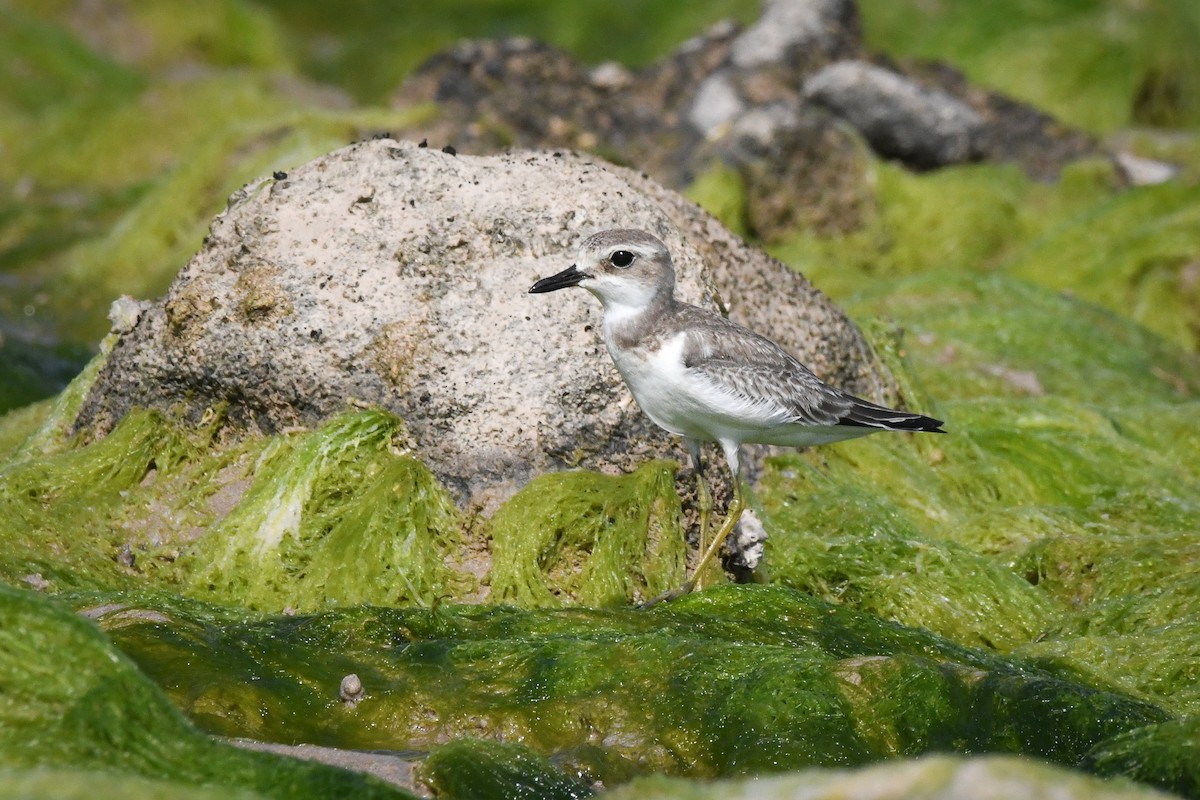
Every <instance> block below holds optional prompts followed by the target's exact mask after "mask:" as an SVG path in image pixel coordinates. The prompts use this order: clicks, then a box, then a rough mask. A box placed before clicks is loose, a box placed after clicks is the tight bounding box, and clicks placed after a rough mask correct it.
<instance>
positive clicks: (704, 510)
mask: <svg viewBox="0 0 1200 800" xmlns="http://www.w3.org/2000/svg"><path fill="white" fill-rule="evenodd" d="M696 502H697V503H698V504H699V506H700V546H699V548H698V549H699V550H700V552H702V553H703V552H704V549H705V546H706V545H707V544H708V518H709V516H710V515H711V514H712V509H713V498H712V492H710V491H708V482H707V481H705V480H704V473H703V472H700V471H697V472H696Z"/></svg>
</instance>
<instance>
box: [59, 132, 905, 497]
mask: <svg viewBox="0 0 1200 800" xmlns="http://www.w3.org/2000/svg"><path fill="white" fill-rule="evenodd" d="M617 226H624V227H637V228H644V229H646V230H649V231H651V232H653V233H654V234H656V235H657V236H659V237H661V238H662V239H663V240H664V241H665V242H666V243H667V245H668V246H669V247H670V248H671V251H672V253H673V254H674V256H675V261H676V267H677V271H678V274H679V293H680V295H681V296H682V297H683V298H684V299H686V300H688V301H691V302H696V303H700V304H702V305H706V306H708V307H710V308H720V307H722V306H723V307H724V308H726V309H728V311H729V314H730V316H731V317H732V318H734V319H736V320H737V321H739V322H742V323H744V324H747V325H749V326H750V327H752V328H754V329H756V330H759V331H761V332H763V333H764V334H767V335H769V336H772V337H773V338H775V339H777V340H778V341H780V342H781V343H783V344H784V345H785V346H786V347H788V349H790V350H791V351H792V352H794V353H795V354H796V355H797V356H798V357H799V358H801V359H802V360H804V361H805V362H806V363H808V364H810V365H811V366H812V367H813V368H814V369H815V370H816V371H817V372H818V373H819V374H821V375H822V376H824V377H826V378H827V379H829V380H831V381H833V382H835V383H837V384H839V385H842V386H845V387H847V388H848V389H850V390H852V391H856V392H859V393H862V394H866V395H868V396H872V397H880V398H883V397H887V396H888V395H889V393H890V390H891V385H890V383H889V382H888V379H886V378H884V377H883V374H882V373H881V372H879V371H878V370H877V369H876V368H875V366H874V365H873V364H872V362H871V359H870V356H869V354H868V350H867V347H866V345H865V344H864V342H863V339H862V337H861V336H860V334H859V332H858V331H857V329H855V328H854V326H853V325H852V324H851V323H850V322H849V321H848V320H847V318H846V317H845V315H844V314H842V312H841V311H839V310H838V309H837V308H835V307H834V306H833V305H832V304H831V303H830V302H829V300H828V299H827V298H826V297H825V296H824V295H822V294H821V293H820V292H819V291H817V290H816V289H815V288H813V287H812V285H811V284H809V283H808V282H807V281H806V280H805V279H804V278H803V277H801V276H800V275H798V274H796V273H794V272H792V271H791V270H789V269H788V268H786V267H784V266H783V265H782V264H780V263H778V262H776V261H774V260H773V259H771V258H769V257H768V256H766V255H765V254H764V253H762V252H761V251H758V250H755V249H752V248H750V247H748V246H747V245H745V244H744V243H743V242H741V241H740V240H739V239H737V238H736V237H735V236H733V235H732V234H730V233H729V232H728V231H726V230H725V229H724V228H723V227H722V226H721V225H720V224H719V223H717V222H716V221H715V220H713V219H712V218H711V217H709V216H708V215H707V214H705V213H704V212H703V211H701V210H700V209H699V208H698V207H696V206H694V205H692V204H690V203H688V202H687V201H685V200H683V199H682V198H681V197H679V196H678V195H676V194H674V193H673V192H670V191H668V190H665V189H663V188H661V187H659V186H658V185H656V184H655V183H654V182H652V181H650V180H649V179H647V178H645V177H643V176H640V175H638V174H636V173H633V172H630V171H628V170H624V169H619V168H614V167H610V166H604V165H601V164H599V163H597V162H594V161H591V160H588V159H586V158H584V157H579V156H575V155H571V154H561V153H555V154H550V153H529V152H523V153H521V152H518V153H512V154H509V155H505V156H499V157H478V158H475V157H465V156H464V157H455V156H452V155H449V154H446V153H442V152H438V151H436V150H434V149H429V148H421V147H418V146H417V145H413V144H409V143H400V142H396V141H392V140H374V141H369V142H363V143H360V144H357V145H354V146H351V147H348V148H345V149H343V150H339V151H336V152H334V153H331V154H329V155H328V156H326V157H324V158H320V159H317V160H316V161H313V162H311V163H309V164H307V165H304V166H302V167H300V168H299V169H295V170H292V171H291V172H290V173H289V174H288V176H287V177H286V178H285V179H279V180H275V181H274V182H272V181H270V180H264V181H260V182H258V183H255V184H251V185H249V186H247V187H246V188H245V189H244V190H242V191H241V192H239V193H237V194H235V196H234V197H233V198H231V201H230V205H229V207H228V209H227V210H226V211H225V212H224V213H222V214H221V215H219V216H218V217H217V218H216V219H215V220H214V222H213V225H212V229H211V232H210V235H209V236H208V238H207V239H206V241H205V244H204V247H203V248H202V249H201V251H200V252H199V253H197V254H196V256H195V257H194V258H193V259H192V260H191V262H190V263H189V264H188V265H187V266H186V267H185V268H184V270H183V271H182V272H181V273H180V275H179V277H178V278H177V280H176V281H175V283H174V284H173V285H172V287H171V289H170V290H169V291H168V293H167V295H166V296H165V297H164V298H163V299H162V300H161V301H159V302H157V303H155V304H154V305H153V306H150V307H148V308H145V309H143V310H142V312H141V314H140V315H139V316H138V318H137V322H136V325H135V326H133V327H132V328H128V327H127V328H126V332H124V333H122V334H121V336H120V338H119V340H118V343H117V345H116V346H115V348H114V350H113V353H112V355H111V357H110V358H109V360H108V362H107V364H106V365H105V367H104V369H103V371H102V373H101V374H100V376H99V378H98V379H97V381H96V384H95V387H94V388H93V390H92V392H91V394H90V396H89V397H88V398H87V400H86V401H85V403H84V406H83V409H82V410H81V413H80V417H79V421H78V426H79V427H80V428H91V429H93V430H94V431H96V432H98V433H103V432H105V431H107V430H108V429H109V428H111V426H112V425H113V424H114V423H115V422H116V421H117V420H119V419H120V418H121V417H122V416H123V415H124V414H125V413H126V412H127V411H128V410H129V409H130V408H131V407H133V406H135V405H136V406H151V407H155V408H160V409H164V410H173V409H174V410H178V409H182V411H183V413H184V414H186V416H187V417H189V418H191V419H199V418H201V417H203V416H204V415H205V414H206V413H207V414H211V413H214V412H221V413H224V414H226V415H227V416H228V418H229V420H230V421H231V422H232V423H234V424H235V425H237V426H244V427H247V428H251V429H253V428H257V429H261V430H263V431H268V432H269V431H275V430H278V429H281V428H286V427H288V426H292V425H304V426H311V425H314V424H316V423H318V422H320V421H321V420H323V419H326V418H328V417H329V416H331V415H333V414H335V413H337V412H339V411H342V410H344V409H345V408H346V407H347V405H349V404H368V405H378V406H381V407H384V408H387V409H389V410H391V411H394V412H396V413H397V414H399V415H400V416H401V417H402V418H403V419H405V420H406V422H407V425H408V428H409V432H410V435H411V441H410V445H411V446H412V447H413V448H414V449H415V450H416V452H417V454H418V455H419V456H420V457H421V458H422V459H423V460H424V461H425V462H426V463H427V464H428V465H429V466H430V467H431V468H432V469H433V470H434V471H435V473H436V474H437V475H438V476H439V477H440V478H441V479H442V480H444V481H446V482H447V484H448V485H449V486H450V487H451V488H452V489H453V490H455V491H456V492H457V493H458V496H459V499H460V500H464V499H468V498H469V499H471V500H473V501H477V502H481V503H482V504H483V505H484V506H491V504H492V503H491V501H493V500H498V499H503V498H505V497H507V496H509V495H510V494H511V493H512V492H513V491H515V490H516V488H517V487H519V486H520V485H521V484H523V483H524V482H525V481H526V480H528V478H529V477H530V476H531V475H534V474H537V473H539V472H542V471H545V470H548V469H555V468H562V467H574V466H584V467H588V468H593V469H611V468H613V467H621V468H626V467H629V466H631V465H632V464H633V463H636V462H640V461H642V460H644V459H645V458H647V457H649V456H651V455H662V454H673V455H675V456H676V457H680V456H681V455H682V453H681V451H680V450H679V449H678V442H676V441H675V440H674V437H670V436H668V435H666V434H664V433H663V432H661V431H659V430H657V429H656V428H654V427H653V426H652V425H651V423H650V422H649V421H648V420H647V419H646V418H645V417H644V416H643V415H642V414H641V412H640V411H639V410H638V408H637V406H636V405H635V404H634V403H633V401H632V398H631V396H630V395H629V393H628V390H627V389H626V388H625V386H624V384H623V383H622V381H621V380H620V377H619V376H618V374H617V373H616V370H615V368H614V367H613V366H612V364H611V361H610V359H609V357H608V354H607V353H606V352H605V350H604V347H603V345H602V343H601V341H600V338H599V334H598V328H599V324H600V307H599V304H598V303H597V302H596V301H595V300H594V299H593V298H592V297H590V296H589V295H587V294H586V293H585V292H582V291H575V292H563V293H560V294H555V295H551V296H548V297H537V296H530V295H529V294H527V290H528V288H529V286H530V285H531V284H532V283H533V281H534V280H536V279H537V278H538V277H541V276H545V275H549V274H551V273H553V272H556V271H559V270H560V269H562V268H564V267H565V266H566V265H567V264H569V263H571V261H572V260H573V258H574V253H575V249H576V246H577V245H578V243H579V242H580V240H582V239H583V238H584V237H585V236H587V235H589V234H591V233H594V232H595V231H597V230H601V229H604V228H610V227H617Z"/></svg>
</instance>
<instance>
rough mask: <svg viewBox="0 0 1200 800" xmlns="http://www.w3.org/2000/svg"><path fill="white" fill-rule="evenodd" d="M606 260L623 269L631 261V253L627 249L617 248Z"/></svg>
mask: <svg viewBox="0 0 1200 800" xmlns="http://www.w3.org/2000/svg"><path fill="white" fill-rule="evenodd" d="M608 260H609V261H611V262H612V265H613V266H614V267H619V268H621V269H625V268H626V267H628V266H629V265H630V264H632V263H633V253H631V252H629V251H628V250H617V251H616V252H614V253H613V254H612V255H611V256H609V257H608Z"/></svg>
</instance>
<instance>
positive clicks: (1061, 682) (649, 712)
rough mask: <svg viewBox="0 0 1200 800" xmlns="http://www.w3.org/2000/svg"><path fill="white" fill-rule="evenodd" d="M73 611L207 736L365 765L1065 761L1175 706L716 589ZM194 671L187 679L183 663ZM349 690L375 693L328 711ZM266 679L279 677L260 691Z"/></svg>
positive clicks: (710, 766) (792, 604) (720, 771)
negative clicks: (560, 599) (454, 753)
mask: <svg viewBox="0 0 1200 800" xmlns="http://www.w3.org/2000/svg"><path fill="white" fill-rule="evenodd" d="M122 597H123V598H124V601H123V602H117V603H113V602H110V601H111V600H112V599H113V598H112V597H111V596H105V595H95V594H81V595H77V596H75V597H74V598H73V599H72V602H73V603H74V604H75V605H76V607H77V608H79V609H80V610H82V611H84V612H85V613H88V614H89V615H91V616H94V617H95V618H96V619H97V621H98V623H99V624H100V625H101V627H102V628H104V629H105V630H107V632H108V634H109V636H111V637H112V639H113V641H114V642H115V643H116V644H117V645H118V647H120V649H121V650H122V651H124V652H127V653H129V654H131V655H132V657H133V658H134V660H135V661H136V662H137V663H138V665H139V667H140V668H141V669H142V670H143V671H144V672H145V673H146V674H147V675H148V676H149V677H150V678H151V679H152V680H153V681H154V682H155V683H157V684H159V685H161V686H163V687H164V688H165V690H166V691H167V693H168V694H169V695H170V696H171V697H172V699H173V700H174V701H175V702H176V703H177V704H178V705H179V706H180V707H181V708H182V709H183V710H184V712H185V713H187V714H188V716H189V717H191V718H192V719H194V720H196V721H197V723H198V724H200V725H202V726H203V727H204V728H205V729H207V730H210V731H211V732H214V733H219V734H222V735H227V736H252V737H254V738H263V739H267V740H272V741H306V742H313V743H319V744H336V745H339V746H343V747H352V748H356V749H364V750H400V749H404V750H418V751H430V750H436V748H438V747H439V746H441V745H445V744H447V743H449V742H454V741H456V740H459V739H461V738H463V737H470V736H486V737H487V738H489V739H502V740H507V741H519V742H522V743H524V744H525V745H526V746H528V747H532V748H534V749H535V750H536V751H538V752H541V753H543V754H549V755H550V756H551V757H552V758H553V759H555V760H559V759H562V760H567V761H569V760H571V759H573V758H576V757H577V755H578V754H579V753H581V752H584V751H586V750H587V749H589V748H591V749H592V750H594V751H599V753H601V754H603V755H605V756H606V758H596V757H594V754H593V757H591V758H578V759H577V760H578V762H579V763H586V764H589V765H590V768H589V769H587V770H585V772H586V777H587V780H588V781H589V782H594V781H596V780H600V781H602V782H604V783H605V785H611V784H612V783H613V782H614V775H613V774H610V772H609V771H610V770H615V772H616V777H617V778H623V777H627V773H628V772H629V771H630V769H631V768H632V769H633V770H635V771H636V772H655V771H663V772H669V773H674V774H682V775H691V776H696V777H716V776H727V775H738V774H754V773H758V772H763V771H767V772H775V771H781V770H788V769H796V768H799V767H804V766H809V765H823V766H833V765H857V764H864V763H868V762H870V761H874V760H878V759H880V758H887V757H895V756H902V755H914V754H919V753H923V752H927V751H930V750H957V751H959V752H964V753H979V752H1009V753H1029V754H1036V755H1039V756H1041V757H1043V758H1046V759H1048V760H1052V761H1057V762H1059V763H1064V764H1068V765H1075V764H1077V763H1079V761H1080V760H1081V759H1082V757H1083V756H1084V754H1086V753H1087V752H1088V750H1089V749H1090V748H1091V747H1093V746H1095V745H1097V744H1099V743H1101V742H1103V741H1105V740H1107V739H1109V738H1111V737H1112V736H1115V735H1117V734H1120V733H1124V732H1127V731H1132V730H1135V729H1138V728H1142V727H1144V726H1146V725H1149V724H1154V723H1159V722H1164V721H1166V720H1168V719H1169V718H1170V715H1169V714H1167V713H1166V712H1165V711H1163V710H1162V709H1160V708H1158V707H1156V706H1154V705H1152V704H1149V703H1146V702H1143V701H1139V700H1135V699H1133V698H1131V697H1128V696H1126V695H1123V694H1119V693H1114V692H1105V691H1101V690H1096V689H1093V688H1091V687H1090V686H1088V685H1086V684H1083V683H1080V682H1078V681H1076V680H1073V679H1072V678H1071V677H1069V676H1067V675H1065V674H1063V673H1061V672H1056V671H1054V670H1049V669H1045V668H1042V667H1039V666H1037V665H1035V664H1033V663H1032V662H1029V661H1023V660H1019V659H1012V658H1008V657H1003V656H999V655H996V654H994V653H991V652H989V651H986V650H979V649H972V648H966V647H962V646H960V645H957V644H955V643H953V642H951V641H949V640H947V639H945V638H944V637H940V636H937V635H935V634H932V633H929V632H926V631H922V630H919V629H915V628H906V627H904V626H900V625H896V624H894V623H889V622H885V621H883V620H881V619H880V618H878V617H877V616H874V615H871V614H866V613H863V612H859V611H854V610H852V609H849V608H847V607H845V606H838V605H834V604H830V603H826V602H823V601H820V600H816V599H814V598H812V597H810V596H808V595H804V594H801V593H799V592H796V591H793V590H790V589H786V588H782V587H737V586H729V585H727V586H723V587H716V588H714V589H712V590H709V591H707V592H705V593H703V594H700V595H693V596H690V597H687V598H684V599H681V600H680V601H678V602H675V603H672V604H669V605H663V606H658V607H656V608H654V609H652V610H650V611H645V612H643V611H637V610H635V609H631V608H623V609H613V610H600V609H584V608H566V609H558V610H548V611H525V610H518V609H516V608H512V607H500V606H496V607H477V606H441V607H438V608H435V609H427V610H425V609H409V610H404V609H396V608H369V607H358V608H355V609H347V610H345V611H336V612H326V613H323V614H318V615H307V616H302V615H297V616H292V617H287V616H284V617H279V616H275V617H262V616H257V615H248V614H247V613H246V612H244V611H240V610H226V609H222V608H220V607H215V606H210V605H205V604H199V603H197V602H196V601H180V600H177V599H176V600H172V599H170V598H169V597H162V596H159V597H154V596H145V597H142V598H140V602H138V600H139V599H138V598H132V597H130V596H129V595H124V596H121V597H118V598H116V599H117V600H118V601H121V600H122ZM185 665H186V667H185ZM351 671H353V672H355V673H356V674H357V675H358V676H359V677H360V679H361V680H362V683H363V686H364V689H365V696H364V698H363V699H362V700H360V701H359V702H358V703H357V704H356V705H355V706H353V707H352V708H348V707H346V706H345V705H344V704H342V703H341V702H339V700H338V698H337V687H338V684H339V681H340V679H341V676H342V675H344V674H347V673H348V672H351ZM268 676H269V677H268Z"/></svg>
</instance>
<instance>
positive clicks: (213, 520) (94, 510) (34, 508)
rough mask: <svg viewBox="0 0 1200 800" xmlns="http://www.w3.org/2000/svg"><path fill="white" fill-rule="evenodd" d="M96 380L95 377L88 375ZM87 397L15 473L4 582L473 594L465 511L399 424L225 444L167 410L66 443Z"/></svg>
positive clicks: (311, 599) (227, 595)
mask: <svg viewBox="0 0 1200 800" xmlns="http://www.w3.org/2000/svg"><path fill="white" fill-rule="evenodd" d="M84 377H85V376H81V380H84ZM72 397H73V395H72V392H70V391H68V392H66V393H64V394H63V395H61V396H60V398H59V400H58V401H57V404H58V405H57V406H55V407H53V408H51V409H50V410H49V414H48V415H47V417H46V419H45V421H44V422H43V423H42V425H41V426H40V427H39V428H38V429H37V430H34V431H32V432H29V433H27V434H26V438H25V443H24V444H23V445H22V446H21V447H20V448H18V449H17V450H16V452H15V455H14V457H13V458H12V459H11V460H10V462H9V463H8V465H7V466H5V467H4V469H3V470H0V536H3V540H4V542H5V548H4V550H3V554H2V555H0V576H2V577H3V578H4V579H6V580H9V581H13V582H15V581H19V580H23V579H25V578H26V577H27V576H40V578H35V579H34V580H35V582H40V581H42V580H44V581H49V582H50V585H51V586H52V587H53V588H54V589H55V590H59V591H61V590H63V589H66V588H80V589H86V588H95V587H108V588H115V587H125V588H127V589H134V588H137V587H166V586H170V587H175V588H177V589H178V590H181V591H184V592H187V593H191V594H195V595H197V596H202V597H206V598H213V599H221V600H224V601H227V602H242V603H247V604H250V605H252V606H253V605H257V606H258V607H262V608H269V609H275V610H278V609H282V608H284V607H285V606H289V605H290V606H292V607H295V608H305V609H314V608H322V607H326V606H329V605H342V604H354V603H360V602H377V603H400V604H417V605H430V604H432V603H435V602H437V600H438V599H439V598H441V597H443V596H458V595H463V594H468V593H470V592H471V591H473V589H474V586H475V581H474V579H472V578H469V577H467V576H466V574H465V573H464V572H462V571H460V570H456V569H455V568H454V566H453V564H454V563H455V562H456V561H457V560H458V559H459V558H460V549H461V544H462V542H461V534H460V527H461V521H460V519H459V515H458V512H457V510H456V509H455V508H454V504H453V502H452V500H451V499H450V497H449V495H448V494H447V493H446V491H445V489H444V488H442V487H441V486H440V485H439V484H438V482H437V480H436V478H435V477H434V476H433V475H432V474H431V473H430V472H429V470H428V469H427V468H426V467H425V466H424V465H423V464H421V463H420V462H419V461H418V460H416V459H415V458H413V457H412V456H409V455H405V454H403V453H401V452H400V451H399V450H398V449H397V441H398V440H399V437H400V435H401V432H402V427H401V424H400V422H399V420H398V419H396V418H395V417H393V416H391V415H388V414H386V413H383V412H375V411H364V412H355V413H351V414H347V415H344V416H342V417H339V418H335V419H334V420H331V421H330V422H329V423H327V424H326V425H325V426H324V427H323V428H321V429H319V430H317V431H314V432H311V433H306V434H293V435H282V436H277V437H271V438H255V437H249V438H245V439H242V440H240V441H237V442H224V443H222V444H221V445H220V446H214V441H215V440H214V437H216V436H218V435H219V430H220V424H221V421H220V414H216V415H214V416H213V417H212V419H211V420H209V421H208V422H206V423H205V424H204V425H201V426H199V427H196V426H189V425H185V424H182V423H177V422H172V421H170V420H168V419H167V418H165V417H164V416H163V415H161V414H159V413H157V412H153V411H135V412H133V413H131V414H129V415H128V416H126V417H125V418H124V419H123V420H122V421H121V422H120V423H119V424H118V425H117V427H116V428H115V429H114V430H113V431H112V433H110V434H109V435H108V436H107V437H105V438H104V439H102V440H99V441H96V442H92V443H88V444H86V445H82V444H80V443H78V442H75V443H72V442H71V441H70V440H69V439H68V438H66V437H65V434H64V432H63V431H64V429H63V424H64V420H65V419H68V418H69V417H71V416H73V414H72V413H71V412H70V409H71V407H72V404H73V403H76V402H77V400H78V398H75V399H72Z"/></svg>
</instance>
